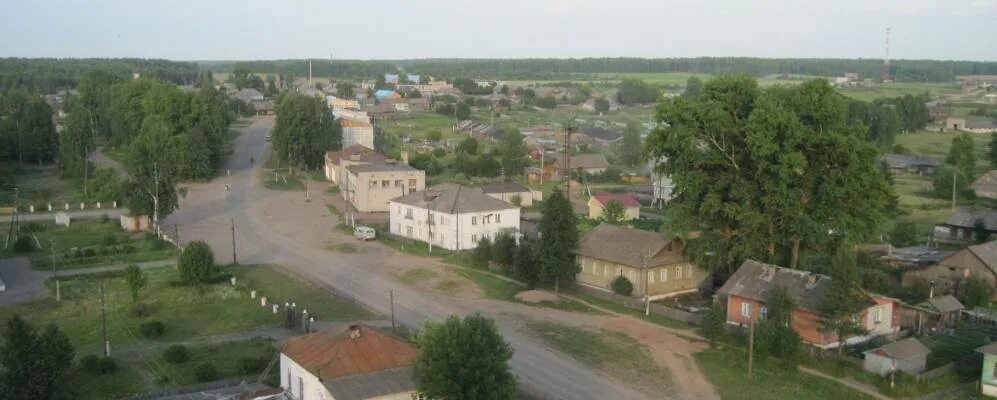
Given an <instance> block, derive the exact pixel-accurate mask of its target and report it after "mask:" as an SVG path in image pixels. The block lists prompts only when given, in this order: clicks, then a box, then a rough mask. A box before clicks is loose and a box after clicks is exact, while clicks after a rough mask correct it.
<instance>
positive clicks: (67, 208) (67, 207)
mask: <svg viewBox="0 0 997 400" xmlns="http://www.w3.org/2000/svg"><path fill="white" fill-rule="evenodd" d="M66 211H69V203H66Z"/></svg>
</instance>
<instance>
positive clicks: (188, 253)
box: [177, 241, 216, 284]
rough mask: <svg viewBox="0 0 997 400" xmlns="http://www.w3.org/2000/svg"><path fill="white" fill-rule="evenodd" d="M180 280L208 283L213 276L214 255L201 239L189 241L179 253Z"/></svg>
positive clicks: (188, 282)
mask: <svg viewBox="0 0 997 400" xmlns="http://www.w3.org/2000/svg"><path fill="white" fill-rule="evenodd" d="M177 269H178V270H179V271H180V281H181V282H183V283H187V284H191V283H208V282H211V280H212V279H214V277H215V273H216V271H215V255H214V253H212V252H211V247H209V246H208V244H207V243H204V242H202V241H194V242H190V243H189V244H188V245H187V247H185V248H184V249H183V252H182V253H180V260H178V262H177Z"/></svg>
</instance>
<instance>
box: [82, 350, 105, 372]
mask: <svg viewBox="0 0 997 400" xmlns="http://www.w3.org/2000/svg"><path fill="white" fill-rule="evenodd" d="M79 363H80V364H79V365H80V370H82V371H84V372H88V373H91V374H96V373H98V372H97V368H99V367H100V357H97V355H96V354H87V355H85V356H83V358H80V361H79Z"/></svg>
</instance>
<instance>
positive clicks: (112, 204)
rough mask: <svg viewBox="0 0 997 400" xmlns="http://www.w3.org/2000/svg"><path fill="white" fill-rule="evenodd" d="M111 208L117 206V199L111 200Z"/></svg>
mask: <svg viewBox="0 0 997 400" xmlns="http://www.w3.org/2000/svg"><path fill="white" fill-rule="evenodd" d="M111 208H118V201H117V200H115V201H112V202H111Z"/></svg>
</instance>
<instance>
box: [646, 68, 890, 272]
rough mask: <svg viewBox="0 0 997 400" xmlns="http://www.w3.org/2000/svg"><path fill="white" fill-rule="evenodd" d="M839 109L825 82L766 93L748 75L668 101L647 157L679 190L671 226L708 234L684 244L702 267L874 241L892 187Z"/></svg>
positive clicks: (786, 258) (790, 260) (777, 259)
mask: <svg viewBox="0 0 997 400" xmlns="http://www.w3.org/2000/svg"><path fill="white" fill-rule="evenodd" d="M844 110H845V107H844V99H843V97H842V96H841V95H840V94H838V93H837V92H835V91H834V89H833V88H831V87H830V86H829V85H828V84H827V82H826V81H823V80H810V81H807V82H804V83H803V84H800V85H797V86H794V87H774V88H769V89H765V90H761V89H759V88H758V85H757V82H756V81H755V80H754V79H753V78H750V77H746V76H722V77H718V78H716V79H713V80H711V81H709V82H708V83H707V84H706V85H705V86H704V89H703V95H702V97H701V98H700V99H699V100H695V101H693V100H688V99H685V98H677V99H674V101H665V102H663V103H662V105H661V107H659V111H658V121H659V122H661V123H662V126H663V127H662V128H659V129H658V130H657V131H655V132H654V133H653V134H652V135H651V136H650V138H649V139H648V145H647V148H648V154H649V156H650V157H652V158H654V159H658V160H663V161H662V162H661V163H659V164H658V166H657V168H656V169H657V170H658V172H661V173H664V174H666V175H669V176H671V178H672V181H673V182H674V183H675V190H674V193H675V194H676V196H675V198H674V199H673V200H672V202H671V203H670V209H669V211H668V216H669V219H670V220H671V221H672V222H673V224H674V225H675V226H676V228H678V229H681V230H685V231H688V232H692V231H699V232H701V234H700V235H699V237H698V238H695V239H690V240H689V247H688V248H689V250H690V252H691V253H692V255H693V257H694V258H696V259H697V260H698V261H699V262H700V264H701V265H704V266H707V267H711V268H714V269H717V268H724V269H728V270H731V269H733V268H734V267H735V266H736V265H738V264H739V263H740V262H741V261H742V260H744V259H746V258H755V259H762V260H768V261H769V262H772V263H777V264H788V265H790V266H791V267H795V266H796V264H797V262H798V260H799V255H800V253H801V252H802V251H804V250H822V251H823V250H832V251H833V247H836V246H837V245H840V243H843V242H847V241H848V240H863V239H864V238H866V237H870V236H872V235H874V234H875V233H877V231H878V229H879V228H880V224H881V223H882V221H883V220H884V219H885V217H886V211H887V210H886V207H887V204H888V203H889V201H888V200H889V199H890V198H891V196H892V194H891V191H890V190H891V189H890V187H889V185H888V182H887V180H886V177H885V176H884V175H883V173H882V172H881V171H880V170H879V168H878V167H877V162H876V160H877V158H878V152H877V150H876V148H875V147H874V146H872V145H871V144H869V143H868V142H867V141H866V140H865V138H864V135H865V127H863V126H860V125H857V124H850V123H848V122H847V121H846V119H845V112H844ZM829 232H831V234H834V235H837V236H836V237H837V238H843V240H831V239H832V237H831V234H829Z"/></svg>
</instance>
